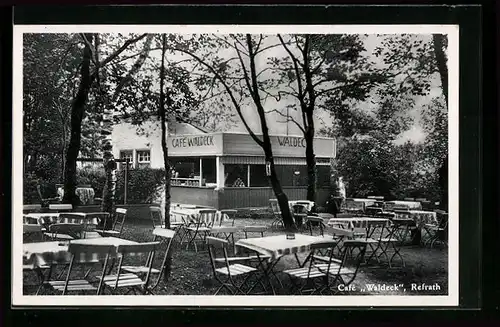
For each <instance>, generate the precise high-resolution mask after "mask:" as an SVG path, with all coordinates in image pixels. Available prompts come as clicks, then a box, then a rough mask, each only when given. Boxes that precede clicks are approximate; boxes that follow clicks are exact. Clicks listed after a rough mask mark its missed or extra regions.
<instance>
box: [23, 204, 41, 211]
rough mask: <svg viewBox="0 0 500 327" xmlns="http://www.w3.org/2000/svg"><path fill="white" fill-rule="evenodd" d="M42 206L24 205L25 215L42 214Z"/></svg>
mask: <svg viewBox="0 0 500 327" xmlns="http://www.w3.org/2000/svg"><path fill="white" fill-rule="evenodd" d="M41 210H42V205H40V204H25V205H23V213H32V212H40V211H41Z"/></svg>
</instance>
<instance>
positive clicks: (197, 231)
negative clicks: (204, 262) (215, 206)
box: [185, 209, 217, 252]
mask: <svg viewBox="0 0 500 327" xmlns="http://www.w3.org/2000/svg"><path fill="white" fill-rule="evenodd" d="M216 215H217V210H210V209H202V210H199V211H198V215H197V217H196V219H195V221H193V222H191V223H188V225H187V226H186V227H185V230H186V233H187V235H188V237H189V241H188V242H187V245H186V250H187V249H188V248H189V246H190V245H191V244H193V245H194V249H195V252H198V246H197V245H196V242H200V241H201V242H203V243H205V238H206V237H207V236H208V234H209V232H210V230H211V227H210V226H211V225H212V224H213V222H214V220H215V218H216Z"/></svg>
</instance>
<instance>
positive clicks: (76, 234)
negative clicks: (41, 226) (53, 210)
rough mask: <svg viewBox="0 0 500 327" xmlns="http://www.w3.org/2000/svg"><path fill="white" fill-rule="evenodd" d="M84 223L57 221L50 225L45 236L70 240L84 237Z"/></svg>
mask: <svg viewBox="0 0 500 327" xmlns="http://www.w3.org/2000/svg"><path fill="white" fill-rule="evenodd" d="M84 231H85V226H84V224H66V223H55V224H52V225H50V226H49V228H48V231H47V232H45V236H47V237H48V238H50V239H52V240H61V241H70V240H74V239H80V238H82V237H83V233H84Z"/></svg>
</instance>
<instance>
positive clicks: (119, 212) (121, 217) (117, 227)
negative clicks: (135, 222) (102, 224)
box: [95, 208, 127, 237]
mask: <svg viewBox="0 0 500 327" xmlns="http://www.w3.org/2000/svg"><path fill="white" fill-rule="evenodd" d="M126 218H127V209H123V208H117V209H116V212H115V218H114V219H113V225H112V228H111V229H97V230H95V231H96V232H97V233H99V234H100V235H102V236H113V237H118V236H120V234H121V233H122V231H123V226H124V225H125V219H126Z"/></svg>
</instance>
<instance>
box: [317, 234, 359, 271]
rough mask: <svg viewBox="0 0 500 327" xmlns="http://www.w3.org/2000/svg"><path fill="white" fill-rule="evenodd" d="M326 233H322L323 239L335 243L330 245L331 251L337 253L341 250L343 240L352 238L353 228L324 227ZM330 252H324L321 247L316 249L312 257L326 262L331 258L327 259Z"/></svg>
mask: <svg viewBox="0 0 500 327" xmlns="http://www.w3.org/2000/svg"><path fill="white" fill-rule="evenodd" d="M325 231H326V234H324V235H323V237H324V238H325V240H329V241H331V242H332V245H333V244H334V243H335V244H336V245H335V246H332V248H331V251H334V255H335V252H337V254H340V252H341V251H342V246H343V244H344V241H346V240H350V239H353V238H354V236H355V233H354V230H352V229H346V228H340V227H329V226H326V227H325ZM329 255H330V253H328V252H326V251H325V250H323V249H317V251H316V253H315V254H314V258H315V259H316V260H320V261H324V262H327V261H329V260H331V259H329Z"/></svg>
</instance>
